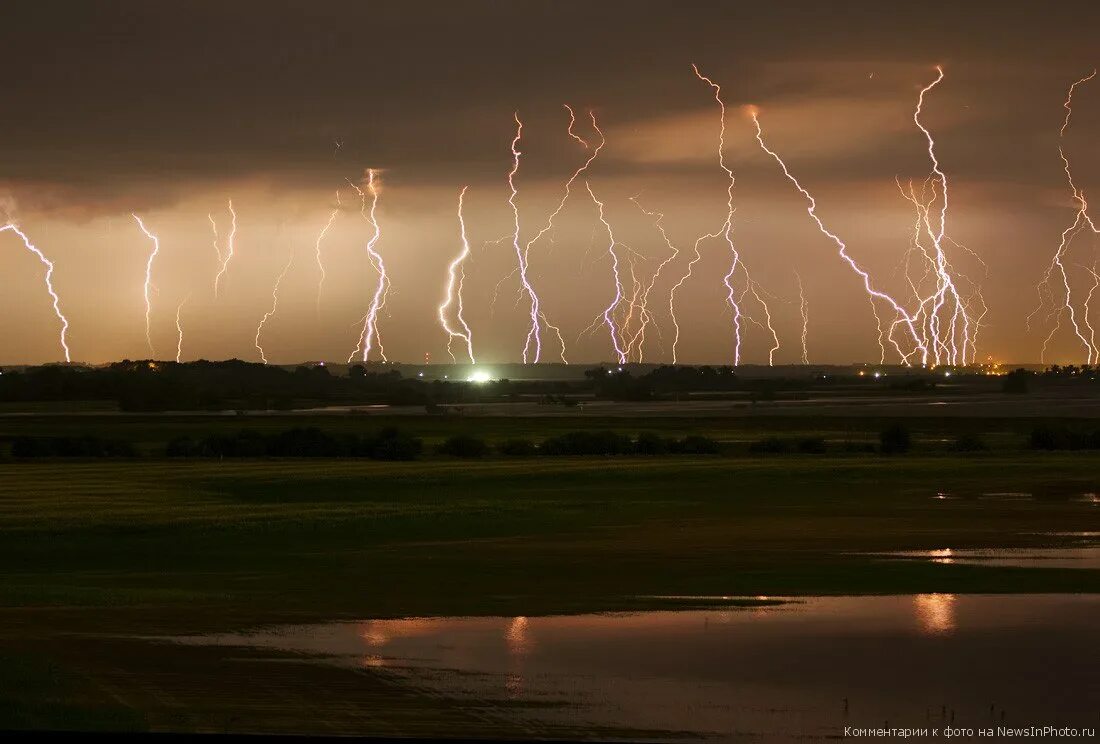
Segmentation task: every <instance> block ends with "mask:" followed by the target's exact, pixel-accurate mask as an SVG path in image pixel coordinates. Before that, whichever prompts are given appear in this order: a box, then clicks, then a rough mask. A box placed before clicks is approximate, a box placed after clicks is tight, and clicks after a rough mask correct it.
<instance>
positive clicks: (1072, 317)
mask: <svg viewBox="0 0 1100 744" xmlns="http://www.w3.org/2000/svg"><path fill="white" fill-rule="evenodd" d="M1096 72H1097V71H1096V70H1093V71H1092V72H1091V73H1090V74H1089V75H1086V76H1085V77H1083V78H1081V79H1080V80H1077V81H1075V82H1074V83H1073V84H1072V85H1070V86H1069V91H1068V92H1067V93H1066V100H1065V102H1064V103H1063V104H1062V106H1063V108H1065V110H1066V116H1065V119H1064V120H1063V121H1062V128H1061V129H1060V130H1059V131H1058V155H1059V156H1060V157H1061V158H1062V167H1063V170H1064V171H1065V173H1066V181H1067V182H1068V183H1069V187H1070V191H1071V192H1072V194H1073V200H1074V202H1076V203H1077V210H1076V214H1075V215H1074V220H1073V224H1071V225H1070V226H1069V227H1067V228H1066V229H1065V230H1063V231H1062V240H1061V242H1060V243H1059V244H1058V248H1057V250H1056V251H1055V252H1054V258H1053V259H1052V260H1051V262H1050V266H1049V267H1047V270H1046V273H1045V275H1044V276H1043V279H1042V280H1041V281H1040V282H1039V285H1038V287H1037V288H1036V289H1037V291H1038V292H1039V299H1040V304H1039V307H1037V308H1036V309H1035V310H1034V311H1033V312H1032V313H1031V315H1029V316H1028V318H1027V321H1028V325H1029V326H1030V323H1031V318H1032V317H1033V316H1034V315H1035V314H1036V313H1038V312H1039V311H1040V310H1041V309H1042V307H1043V305H1044V301H1043V292H1044V289H1045V290H1046V292H1047V293H1048V295H1049V296H1050V297H1051V299H1052V300H1053V290H1051V288H1050V281H1051V276H1052V275H1053V274H1054V272H1055V271H1057V272H1058V275H1059V277H1060V278H1061V280H1062V282H1061V284H1062V287H1061V289H1062V290H1063V291H1064V294H1063V297H1062V300H1061V303H1060V304H1059V305H1058V306H1057V307H1056V308H1055V310H1054V312H1053V313H1052V315H1053V316H1054V318H1055V325H1054V327H1053V328H1052V329H1051V331H1050V333H1049V334H1048V335H1047V337H1046V338H1045V339H1044V341H1043V346H1042V348H1041V350H1040V355H1039V360H1040V361H1044V362H1045V361H1046V354H1047V348H1048V346H1049V344H1050V341H1051V339H1052V338H1053V337H1054V335H1055V334H1056V333H1057V332H1058V329H1059V327H1060V325H1061V318H1062V316H1063V315H1064V314H1068V316H1069V321H1070V325H1072V326H1073V332H1074V335H1076V336H1077V338H1078V340H1080V341H1081V344H1082V345H1083V346H1084V347H1085V354H1086V357H1087V360H1088V362H1089V363H1090V364H1091V363H1093V362H1094V361H1100V348H1098V347H1097V346H1096V344H1095V343H1094V342H1093V341H1092V339H1091V338H1085V335H1084V333H1083V332H1082V331H1081V326H1080V325H1079V324H1078V322H1077V311H1076V309H1075V308H1074V302H1073V294H1072V289H1071V287H1070V282H1069V275H1068V273H1067V272H1066V267H1065V264H1064V263H1063V262H1062V258H1063V256H1065V254H1066V251H1067V250H1068V249H1069V246H1070V243H1071V242H1072V241H1073V238H1074V237H1075V236H1076V235H1077V234H1078V233H1080V232H1082V231H1083V230H1085V229H1086V228H1088V229H1090V230H1091V231H1092V232H1093V233H1097V232H1100V231H1098V230H1097V228H1096V225H1095V224H1093V221H1092V218H1091V217H1090V216H1089V214H1088V202H1087V201H1086V200H1085V194H1084V192H1083V191H1082V190H1081V189H1079V188H1078V187H1077V184H1076V182H1075V181H1074V179H1073V172H1072V171H1071V170H1070V164H1069V157H1068V156H1067V155H1066V152H1065V145H1064V140H1065V135H1066V129H1068V128H1069V122H1070V117H1071V116H1072V115H1073V93H1074V91H1075V90H1076V89H1077V86H1078V85H1082V84H1084V83H1087V82H1088V81H1090V80H1092V79H1093V78H1094V77H1096ZM1084 325H1085V326H1086V329H1087V330H1089V332H1090V336H1093V335H1094V332H1093V329H1092V327H1091V325H1090V324H1089V321H1088V314H1087V311H1086V313H1085V318H1084Z"/></svg>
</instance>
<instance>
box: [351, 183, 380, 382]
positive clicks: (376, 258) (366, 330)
mask: <svg viewBox="0 0 1100 744" xmlns="http://www.w3.org/2000/svg"><path fill="white" fill-rule="evenodd" d="M378 180H379V179H378V177H377V171H375V170H374V169H373V168H369V169H368V170H367V190H366V191H363V189H361V188H359V186H357V185H355V184H354V183H352V184H351V186H352V188H353V189H355V191H356V193H358V194H359V200H360V208H359V213H360V215H362V217H363V219H365V220H366V221H367V222H368V223H369V224H370V225H371V227H372V228H373V230H374V233H373V234H372V235H371V237H370V239H369V240H368V241H367V248H366V250H367V258H368V259H369V260H370V262H371V266H372V267H374V270H375V271H377V272H378V283H377V284H376V285H375V290H374V295H373V296H372V297H371V302H370V307H369V308H368V309H367V314H366V315H365V316H363V330H362V332H361V333H360V334H359V343H358V344H357V345H356V347H355V351H353V352H352V353H351V355H350V356H349V357H348V361H349V362H350V361H351V360H352V359H354V358H355V356H356V355H357V354H359V352H360V350H362V354H363V361H364V362H366V361H369V357H370V352H371V349H372V348H374V345H375V344H377V345H378V355H379V356H380V357H382V361H388V360H387V359H386V351H385V349H384V348H383V347H382V336H381V334H380V333H379V331H378V313H379V311H380V310H381V309H382V308H383V307H384V306H385V304H386V297H387V295H388V293H389V287H390V279H389V276H388V275H387V274H386V264H385V263H384V262H383V260H382V254H380V253H379V252H378V251H377V250H376V248H375V246H377V245H378V241H379V240H380V239H381V237H382V228H381V226H380V225H379V224H378V217H377V214H376V212H377V209H378ZM349 183H351V182H350V181H349ZM367 193H370V197H371V200H370V209H369V211H368V209H367V196H366V195H367Z"/></svg>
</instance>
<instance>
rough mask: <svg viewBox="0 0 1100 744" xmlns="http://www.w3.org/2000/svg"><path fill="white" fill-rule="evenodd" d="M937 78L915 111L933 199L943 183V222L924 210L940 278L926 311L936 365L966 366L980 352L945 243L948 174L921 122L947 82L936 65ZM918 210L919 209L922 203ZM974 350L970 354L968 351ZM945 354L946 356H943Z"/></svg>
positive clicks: (914, 114) (941, 209) (914, 120)
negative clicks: (927, 102) (928, 99)
mask: <svg viewBox="0 0 1100 744" xmlns="http://www.w3.org/2000/svg"><path fill="white" fill-rule="evenodd" d="M936 73H937V76H936V79H935V80H933V81H932V82H931V83H929V84H928V85H926V86H925V87H924V88H922V89H921V92H920V95H919V97H918V98H917V107H916V109H915V110H914V112H913V122H914V123H915V124H916V125H917V128H918V129H920V131H921V133H922V134H924V137H925V141H926V142H927V143H928V157H929V159H930V160H931V161H932V173H933V176H934V177H935V180H933V182H932V196H933V199H934V198H935V195H936V194H935V182H936V180H938V182H939V184H940V209H939V220H938V222H937V223H936V224H935V225H933V223H932V220H931V217H930V214H929V213H930V209H928V208H925V209H924V211H923V219H922V221H923V225H924V230H925V232H926V233H927V235H928V236H929V238H930V239H931V241H932V248H933V251H934V257H935V261H934V266H935V272H936V276H937V287H936V292H935V293H934V294H933V295H932V296H931V297H930V298H927V300H926V302H922V310H923V308H924V306H925V305H926V304H927V303H928V302H931V309H930V310H927V313H928V329H929V332H930V334H931V339H930V340H931V345H932V354H933V360H934V363H935V364H937V365H938V364H940V363H943V362H946V363H949V364H959V363H962V364H966V363H967V361H968V360H969V359H970V358H972V357H976V350H975V349H973V348H972V347H973V338H972V335H971V328H970V327H971V320H970V314H969V312H968V311H967V304H966V303H965V302H964V301H963V299H962V297H961V296H960V294H959V291H958V288H957V287H956V285H955V282H954V278H953V277H952V272H951V267H950V264H949V262H948V260H947V254H946V252H945V250H944V243H945V242H946V241H947V238H946V232H947V209H948V188H947V174H946V173H944V171H943V169H942V168H941V167H940V161H939V159H938V158H937V157H936V146H935V140H934V139H933V138H932V133H931V132H930V131H929V130H928V128H927V127H925V126H924V123H923V122H922V121H921V112H922V109H923V107H924V99H925V96H926V95H927V94H928V93H929V92H931V91H932V89H933V88H935V87H936V86H937V85H939V84H940V83H941V82H942V81H943V79H944V73H943V68H942V67H940V66H938V65H937V66H936ZM917 203H918V208H919V202H917ZM945 307H950V308H951V314H950V319H949V321H948V324H947V331H946V334H947V336H946V337H945V333H944V331H943V327H942V323H943V319H942V318H941V315H940V313H941V310H943V309H944V308H945ZM960 330H961V334H962V340H961V342H960V341H958V340H957V339H958V336H957V334H958V333H959V331H960ZM968 349H970V352H971V353H970V354H969V355H968V353H967V351H968ZM941 352H942V355H941Z"/></svg>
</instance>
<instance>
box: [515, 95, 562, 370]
mask: <svg viewBox="0 0 1100 744" xmlns="http://www.w3.org/2000/svg"><path fill="white" fill-rule="evenodd" d="M513 118H514V119H515V122H516V136H515V137H514V138H513V139H512V169H511V170H510V171H508V188H509V189H510V190H511V195H510V196H509V197H508V205H509V206H510V207H511V208H512V222H513V230H512V247H513V248H514V249H515V252H516V262H517V266H518V270H519V281H520V284H521V285H522V290H521V291H522V292H524V293H526V295H527V297H528V299H529V300H530V302H531V327H530V329H529V330H528V331H527V338H526V340H525V341H524V343H523V363H524V364H527V361H528V358H529V357H532V354H531V352H532V345H533V346H534V354H533V357H532V358H531V361H532V362H535V363H537V362H538V361H539V357H541V356H542V336H541V335H540V332H539V319H540V317H541V315H542V311H541V309H540V307H539V296H538V294H536V293H535V288H534V287H532V286H531V281H530V279H529V278H528V276H527V256H526V254H525V252H524V250H523V248H521V247H520V244H519V243H520V240H519V231H520V228H519V206H518V205H517V204H516V196H517V195H518V194H519V190H518V189H517V188H516V180H515V179H516V173H518V172H519V160H520V155H521V154H522V152H521V151H520V150H517V149H516V147H517V145H519V142H520V140H521V139H522V138H523V122H522V121H520V119H519V114H518V113H515V114H513ZM562 346H563V348H564V344H563V345H562ZM563 353H564V352H563Z"/></svg>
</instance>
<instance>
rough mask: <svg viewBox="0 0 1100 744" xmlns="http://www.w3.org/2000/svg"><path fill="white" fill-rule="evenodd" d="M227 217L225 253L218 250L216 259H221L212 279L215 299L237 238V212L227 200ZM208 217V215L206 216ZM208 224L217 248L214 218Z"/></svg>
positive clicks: (231, 257) (216, 230) (216, 229)
mask: <svg viewBox="0 0 1100 744" xmlns="http://www.w3.org/2000/svg"><path fill="white" fill-rule="evenodd" d="M229 215H230V220H231V223H230V228H229V236H228V237H227V238H226V243H225V252H224V254H223V253H222V252H221V250H220V249H219V250H218V257H219V258H220V259H221V267H220V268H219V269H218V274H217V276H215V277H214V296H215V297H217V296H218V295H219V293H220V290H221V281H222V276H224V275H225V270H226V269H228V268H229V262H230V261H232V260H233V252H234V248H235V245H236V238H237V212H236V211H235V210H234V209H233V200H232V199H230V200H229ZM207 216H209V215H207ZM210 224H211V225H213V226H214V247H215V248H218V242H217V241H218V228H217V225H216V224H215V223H214V218H213V217H210Z"/></svg>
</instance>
